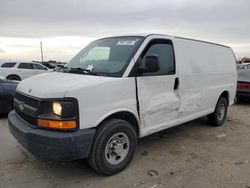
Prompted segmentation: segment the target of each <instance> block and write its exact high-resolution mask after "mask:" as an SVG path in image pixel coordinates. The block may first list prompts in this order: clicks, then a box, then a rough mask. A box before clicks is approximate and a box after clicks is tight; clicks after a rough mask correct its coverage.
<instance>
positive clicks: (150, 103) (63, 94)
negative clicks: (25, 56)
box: [8, 34, 237, 175]
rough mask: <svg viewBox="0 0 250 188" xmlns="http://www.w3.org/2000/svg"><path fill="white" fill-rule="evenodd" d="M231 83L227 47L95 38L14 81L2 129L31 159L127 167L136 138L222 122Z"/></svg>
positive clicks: (232, 65)
mask: <svg viewBox="0 0 250 188" xmlns="http://www.w3.org/2000/svg"><path fill="white" fill-rule="evenodd" d="M236 82H237V71H236V61H235V56H234V53H233V51H232V49H231V48H230V47H227V46H223V45H218V44H214V43H209V42H203V41H197V40H192V39H186V38H179V37H174V36H167V35H156V34H151V35H136V36H118V37H110V38H103V39H99V40H96V41H94V42H92V43H90V44H89V45H88V46H87V47H86V48H84V49H83V50H82V51H80V52H79V53H78V54H77V55H76V56H75V57H74V58H73V59H72V60H71V61H70V62H69V63H68V64H67V65H66V66H65V67H64V68H62V69H61V70H59V71H58V72H54V73H49V74H42V75H38V76H34V77H32V78H28V79H25V80H24V81H22V82H20V84H19V85H18V88H17V93H16V96H15V99H14V108H15V110H13V111H12V112H11V113H10V114H9V117H8V119H9V128H10V131H11V133H12V134H13V136H14V137H15V138H16V139H17V140H18V141H19V142H20V143H21V144H22V145H23V146H24V147H25V148H26V149H27V150H28V151H30V152H31V153H33V154H34V155H36V156H38V157H41V158H45V159H50V160H74V159H79V158H88V159H89V162H90V164H91V166H92V167H93V168H94V169H95V170H96V171H98V172H99V173H101V174H104V175H112V174H115V173H117V172H120V171H121V170H123V169H124V168H125V167H126V166H127V165H128V164H129V162H130V161H131V159H132V157H133V154H134V152H135V148H136V143H137V138H140V137H144V136H147V135H150V134H152V133H155V132H158V131H161V130H163V129H166V128H169V127H173V126H176V125H179V124H182V123H185V122H187V121H190V120H193V119H196V118H199V117H202V116H205V115H207V116H208V120H209V122H210V123H211V125H214V126H220V125H222V124H223V123H224V121H225V118H226V114H227V109H228V106H229V105H231V104H232V103H233V101H234V98H235V93H236Z"/></svg>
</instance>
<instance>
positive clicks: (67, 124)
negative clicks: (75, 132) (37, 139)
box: [38, 119, 76, 129]
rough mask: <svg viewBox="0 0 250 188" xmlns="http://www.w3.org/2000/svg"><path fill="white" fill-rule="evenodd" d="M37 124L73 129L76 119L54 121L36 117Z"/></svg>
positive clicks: (52, 127) (53, 127) (46, 126)
mask: <svg viewBox="0 0 250 188" xmlns="http://www.w3.org/2000/svg"><path fill="white" fill-rule="evenodd" d="M38 126H39V127H44V128H51V129H75V128H76V121H54V120H47V119H38Z"/></svg>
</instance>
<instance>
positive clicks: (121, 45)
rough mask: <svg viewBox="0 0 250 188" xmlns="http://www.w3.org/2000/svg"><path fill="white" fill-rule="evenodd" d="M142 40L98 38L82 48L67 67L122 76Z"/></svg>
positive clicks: (134, 38)
mask: <svg viewBox="0 0 250 188" xmlns="http://www.w3.org/2000/svg"><path fill="white" fill-rule="evenodd" d="M142 40H143V37H113V38H104V39H100V40H96V41H94V42H92V43H90V44H89V45H88V46H87V47H85V48H84V49H83V50H81V51H80V52H79V53H78V54H77V55H76V56H75V57H74V58H73V59H72V60H71V61H70V62H69V63H68V64H67V65H66V66H65V67H67V68H69V69H79V70H80V69H84V70H88V71H89V72H93V73H95V74H100V75H106V76H122V74H123V72H124V71H125V69H126V68H127V65H128V63H129V61H130V60H131V58H132V57H133V55H134V53H135V51H136V50H137V49H138V47H139V46H140V44H141V42H142Z"/></svg>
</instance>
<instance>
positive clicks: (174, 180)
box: [0, 103, 250, 188]
mask: <svg viewBox="0 0 250 188" xmlns="http://www.w3.org/2000/svg"><path fill="white" fill-rule="evenodd" d="M0 187H1V188H2V187H4V188H8V187H9V188H14V187H25V188H27V187H32V188H38V187H46V188H47V187H51V188H57V187H71V188H72V187H96V188H101V187H105V188H106V187H107V188H112V187H113V188H116V187H152V188H157V187H170V188H181V187H185V188H196V187H201V188H209V187H216V188H217V187H226V188H231V187H232V188H247V187H250V104H249V103H248V104H240V105H234V106H233V107H231V108H230V111H229V115H228V119H227V121H226V123H225V125H224V126H222V127H219V128H213V127H209V126H208V125H207V124H206V119H205V118H201V119H198V120H195V121H192V122H190V123H187V124H184V125H181V126H178V127H175V128H172V129H169V130H166V131H163V132H161V133H157V134H154V135H152V136H148V137H146V138H143V139H141V140H140V141H139V145H138V148H137V152H136V154H135V157H134V160H133V161H132V163H131V164H130V166H129V167H128V168H127V169H126V170H125V171H123V172H122V173H120V174H118V175H115V176H112V177H103V176H100V175H98V174H97V173H95V172H94V171H93V170H92V169H91V168H90V167H89V165H88V163H87V161H86V160H80V161H74V162H67V163H52V162H49V161H41V160H38V159H36V158H35V157H33V156H32V155H30V154H29V153H27V152H26V151H24V149H23V148H22V147H21V146H20V145H19V144H18V143H17V142H16V141H15V140H14V138H13V137H12V136H11V135H10V133H9V130H8V125H7V119H6V117H1V119H0Z"/></svg>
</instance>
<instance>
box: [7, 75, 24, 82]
mask: <svg viewBox="0 0 250 188" xmlns="http://www.w3.org/2000/svg"><path fill="white" fill-rule="evenodd" d="M7 79H8V80H16V81H21V78H20V77H19V76H17V75H9V76H7Z"/></svg>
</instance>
